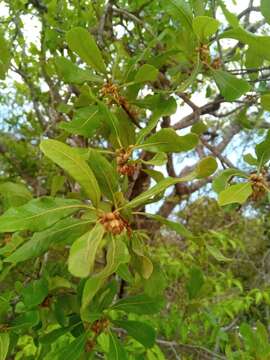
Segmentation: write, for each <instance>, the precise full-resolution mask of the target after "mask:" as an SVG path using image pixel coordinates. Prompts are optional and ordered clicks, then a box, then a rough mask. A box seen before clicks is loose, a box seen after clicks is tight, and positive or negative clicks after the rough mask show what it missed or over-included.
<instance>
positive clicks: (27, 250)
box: [4, 219, 91, 264]
mask: <svg viewBox="0 0 270 360" xmlns="http://www.w3.org/2000/svg"><path fill="white" fill-rule="evenodd" d="M90 222H91V221H89V220H87V219H86V220H84V221H83V220H78V219H63V220H60V221H59V222H58V223H56V224H55V225H54V226H52V227H50V228H49V229H48V230H45V231H42V232H37V233H35V234H34V235H33V236H32V238H31V239H30V240H29V241H27V242H26V243H24V244H23V245H22V246H21V247H19V248H18V249H17V250H16V251H15V252H14V253H13V254H11V255H10V256H8V257H7V258H6V259H5V260H4V261H6V262H11V263H14V264H17V263H19V262H22V261H26V260H29V259H32V258H35V257H38V256H40V255H42V254H44V253H45V252H46V251H47V250H48V249H49V248H50V246H53V245H59V244H62V245H65V244H70V243H71V242H73V241H74V240H76V239H78V237H80V236H81V235H82V234H84V233H85V232H86V231H87V230H88V228H89V223H90Z"/></svg>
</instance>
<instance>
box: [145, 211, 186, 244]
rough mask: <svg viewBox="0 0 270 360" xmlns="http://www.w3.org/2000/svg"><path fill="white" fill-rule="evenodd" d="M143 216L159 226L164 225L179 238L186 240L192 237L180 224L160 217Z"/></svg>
mask: <svg viewBox="0 0 270 360" xmlns="http://www.w3.org/2000/svg"><path fill="white" fill-rule="evenodd" d="M144 215H145V216H147V217H149V218H151V219H154V220H157V221H159V222H160V223H161V224H164V225H166V226H167V227H168V228H169V229H171V230H173V231H175V232H176V233H177V234H178V235H180V236H184V237H187V238H189V237H192V233H191V232H190V231H189V230H188V229H186V228H185V226H184V225H183V224H181V223H180V222H175V221H171V220H168V219H166V218H164V217H162V216H160V215H155V214H148V213H144Z"/></svg>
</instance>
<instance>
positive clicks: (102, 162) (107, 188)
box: [88, 149, 119, 204]
mask: <svg viewBox="0 0 270 360" xmlns="http://www.w3.org/2000/svg"><path fill="white" fill-rule="evenodd" d="M88 162H89V164H90V166H91V169H92V170H93V172H94V174H95V177H96V179H97V181H98V183H99V186H100V189H101V191H102V194H104V195H105V196H106V197H107V198H108V199H109V200H112V201H113V202H114V203H115V204H116V200H115V195H114V194H115V193H116V192H117V191H118V183H119V177H118V174H117V172H116V169H115V168H114V167H113V166H112V165H111V163H110V162H109V161H108V160H107V159H106V158H105V157H104V156H102V155H101V154H100V153H99V152H98V151H95V150H91V149H90V150H89V157H88Z"/></svg>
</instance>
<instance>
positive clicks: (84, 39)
mask: <svg viewBox="0 0 270 360" xmlns="http://www.w3.org/2000/svg"><path fill="white" fill-rule="evenodd" d="M66 39H67V43H68V46H69V48H70V49H71V50H72V51H74V52H75V53H77V54H78V55H79V56H80V58H81V59H82V60H83V61H85V62H86V63H87V64H88V65H90V66H92V67H93V68H94V69H95V70H97V71H100V72H102V73H104V74H105V73H106V66H105V64H104V61H103V58H102V55H101V52H100V50H99V48H98V47H97V44H96V42H95V39H94V38H93V36H92V35H91V34H90V32H89V31H87V30H86V29H84V28H81V27H75V28H73V29H71V30H70V31H68V33H67V34H66Z"/></svg>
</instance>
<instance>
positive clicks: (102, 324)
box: [91, 319, 110, 335]
mask: <svg viewBox="0 0 270 360" xmlns="http://www.w3.org/2000/svg"><path fill="white" fill-rule="evenodd" d="M109 325H110V322H109V320H108V319H101V320H96V321H95V322H94V324H93V325H92V327H91V330H92V331H93V332H94V333H95V334H96V335H99V334H100V333H101V332H102V331H103V330H105V329H107V328H108V327H109Z"/></svg>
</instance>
